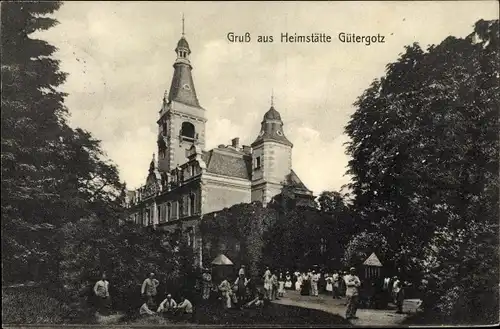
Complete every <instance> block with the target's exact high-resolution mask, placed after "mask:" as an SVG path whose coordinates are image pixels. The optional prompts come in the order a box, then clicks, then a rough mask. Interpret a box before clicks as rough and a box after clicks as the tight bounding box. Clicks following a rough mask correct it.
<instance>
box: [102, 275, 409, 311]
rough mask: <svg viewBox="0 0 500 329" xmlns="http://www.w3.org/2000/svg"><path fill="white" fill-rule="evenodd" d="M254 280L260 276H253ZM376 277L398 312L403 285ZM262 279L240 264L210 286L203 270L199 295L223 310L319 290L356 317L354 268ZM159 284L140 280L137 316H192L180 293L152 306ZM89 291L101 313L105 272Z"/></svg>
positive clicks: (106, 297)
mask: <svg viewBox="0 0 500 329" xmlns="http://www.w3.org/2000/svg"><path fill="white" fill-rule="evenodd" d="M257 280H260V279H259V278H258V277H257ZM377 280H383V282H382V284H381V285H380V286H381V289H379V290H377V292H376V293H375V294H378V295H379V297H381V299H383V300H385V301H386V302H388V301H392V302H393V303H394V304H396V306H397V313H402V312H403V301H404V286H405V284H404V283H403V282H402V281H401V280H400V279H399V278H398V277H397V276H394V277H392V278H391V277H386V278H383V279H377ZM293 281H295V282H293ZM262 282H263V290H261V289H258V288H257V284H256V282H253V280H252V279H250V278H248V277H247V275H246V271H245V266H242V267H241V268H240V269H239V271H238V276H237V278H236V280H235V281H232V280H230V279H229V278H228V277H226V278H222V280H221V282H220V284H218V285H214V284H213V283H212V275H211V273H210V271H209V270H208V269H204V270H203V273H202V275H201V298H202V300H208V299H210V297H211V295H212V294H213V293H214V292H216V293H218V299H219V300H220V301H222V303H221V304H222V307H224V308H225V309H232V308H239V309H243V308H261V307H263V306H264V305H265V304H266V302H267V301H272V300H276V299H279V298H280V297H283V296H284V295H285V293H286V290H292V289H295V290H297V291H299V292H300V294H301V295H310V296H318V295H319V291H320V290H321V291H324V292H326V293H327V294H331V296H332V297H333V298H334V299H338V298H341V297H344V296H345V297H346V303H345V305H346V306H347V309H346V318H347V319H351V318H354V319H355V318H356V311H357V308H358V304H359V297H360V287H361V284H362V282H361V280H360V279H359V277H358V276H357V275H356V270H355V268H350V270H349V273H347V272H346V271H344V272H342V271H333V273H332V274H330V273H325V274H323V273H321V272H317V271H316V270H309V271H307V272H303V273H301V272H299V271H295V272H294V273H293V275H292V274H291V273H290V271H286V272H285V274H283V272H278V271H271V270H270V269H269V267H267V268H266V270H265V272H264V274H263V275H262ZM365 284H367V282H365ZM368 284H369V285H371V286H375V283H373V282H368ZM159 285H160V283H159V281H158V280H157V279H155V274H154V273H150V274H149V277H147V278H146V279H145V280H144V281H143V283H142V286H141V296H142V298H143V304H142V305H141V307H140V309H139V314H140V315H168V316H170V315H172V316H180V317H183V318H185V317H189V316H191V315H192V313H193V304H192V303H191V301H189V300H188V299H187V298H185V297H184V296H180V299H179V303H177V302H176V301H175V300H174V299H173V298H172V295H171V294H168V293H167V294H166V298H165V299H164V300H163V301H162V302H161V303H160V304H159V306H158V307H157V308H156V305H155V299H156V297H157V294H158V289H157V288H158V286H159ZM93 292H94V294H95V296H96V297H97V298H98V308H99V312H100V313H101V314H103V315H105V314H106V313H108V312H109V310H110V307H111V297H110V293H109V281H108V280H107V279H106V274H105V273H103V274H102V277H101V280H99V281H97V282H96V283H95V285H94V289H93ZM370 298H371V297H370ZM155 309H156V310H155Z"/></svg>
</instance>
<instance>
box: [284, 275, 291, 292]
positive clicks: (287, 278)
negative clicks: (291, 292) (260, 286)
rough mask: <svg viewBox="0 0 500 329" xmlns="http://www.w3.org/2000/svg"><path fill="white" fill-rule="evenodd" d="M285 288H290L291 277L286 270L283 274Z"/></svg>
mask: <svg viewBox="0 0 500 329" xmlns="http://www.w3.org/2000/svg"><path fill="white" fill-rule="evenodd" d="M285 289H292V277H291V276H290V272H288V271H286V275H285Z"/></svg>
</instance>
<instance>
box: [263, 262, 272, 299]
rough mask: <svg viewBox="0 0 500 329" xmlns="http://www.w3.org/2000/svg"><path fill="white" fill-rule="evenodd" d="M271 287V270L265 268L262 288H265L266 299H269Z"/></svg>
mask: <svg viewBox="0 0 500 329" xmlns="http://www.w3.org/2000/svg"><path fill="white" fill-rule="evenodd" d="M272 289H273V283H272V281H271V271H269V268H268V269H267V270H266V272H265V273H264V290H265V295H266V296H265V297H266V299H269V300H270V299H271V297H272V296H271V293H272Z"/></svg>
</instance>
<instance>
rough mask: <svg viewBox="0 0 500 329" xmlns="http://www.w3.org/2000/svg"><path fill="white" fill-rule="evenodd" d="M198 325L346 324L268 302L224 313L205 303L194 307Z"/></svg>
mask: <svg viewBox="0 0 500 329" xmlns="http://www.w3.org/2000/svg"><path fill="white" fill-rule="evenodd" d="M169 323H171V324H175V323H176V321H173V320H167V319H163V318H161V317H159V316H153V317H143V318H140V317H135V318H129V319H128V320H125V321H124V323H123V324H126V325H129V326H130V325H132V326H134V325H148V324H149V325H152V324H160V325H166V324H169ZM189 323H193V324H200V325H212V324H220V325H315V324H319V325H329V326H331V325H349V324H350V322H349V321H347V320H346V319H344V318H343V317H341V316H338V315H334V314H330V313H327V312H323V311H319V310H312V309H307V308H301V307H296V306H288V305H279V304H274V303H270V304H269V305H267V306H266V307H265V308H264V309H261V310H257V309H244V310H239V309H231V310H224V309H223V308H222V305H220V304H219V303H214V302H211V303H205V304H201V305H198V306H195V312H194V314H193V320H192V321H189Z"/></svg>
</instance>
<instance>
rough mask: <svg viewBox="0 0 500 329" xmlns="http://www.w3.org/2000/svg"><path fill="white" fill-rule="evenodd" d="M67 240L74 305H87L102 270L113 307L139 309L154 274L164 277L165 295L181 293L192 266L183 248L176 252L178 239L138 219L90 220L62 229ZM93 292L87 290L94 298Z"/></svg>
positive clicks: (65, 268)
mask: <svg viewBox="0 0 500 329" xmlns="http://www.w3.org/2000/svg"><path fill="white" fill-rule="evenodd" d="M62 235H63V236H62V238H63V239H64V240H65V241H66V243H65V245H64V247H63V248H62V250H61V253H62V259H63V260H62V263H61V273H62V275H61V279H62V281H63V283H64V287H65V290H66V292H67V294H68V296H70V302H71V303H76V304H77V305H78V306H77V305H74V307H73V309H77V310H80V309H85V307H86V302H87V301H88V300H86V299H85V298H84V299H81V298H80V297H81V296H80V295H81V293H82V289H83V290H85V289H87V290H89V289H91V288H92V287H93V284H94V283H95V282H96V281H97V280H99V279H100V275H101V273H102V272H106V276H107V278H108V280H109V282H110V294H111V297H112V300H113V302H114V305H113V307H114V308H115V309H116V310H122V311H131V310H134V311H137V309H138V308H139V307H140V305H141V304H142V303H141V299H140V289H141V284H142V282H143V281H144V279H145V278H146V277H147V276H148V274H149V273H150V272H153V273H155V274H156V278H157V279H158V280H159V281H160V283H161V286H160V287H159V289H160V288H161V290H160V291H159V293H160V292H162V295H164V293H165V292H166V291H168V292H169V293H172V294H177V293H178V292H179V290H180V289H182V288H183V281H184V279H185V278H186V274H188V273H189V272H190V271H191V268H190V265H191V264H192V258H191V262H190V263H188V264H183V263H182V261H183V260H182V257H181V252H175V248H174V246H173V245H174V244H177V243H178V241H177V240H174V239H175V238H173V237H172V236H170V235H169V234H167V233H165V232H163V231H155V230H149V229H146V228H142V227H138V226H136V225H135V224H132V223H121V224H117V223H112V222H110V221H100V220H96V219H84V220H81V221H79V222H77V223H68V224H66V225H65V226H64V227H63V228H62ZM91 295H92V293H91V292H88V291H87V293H86V296H91Z"/></svg>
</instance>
